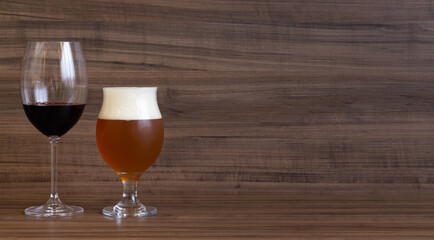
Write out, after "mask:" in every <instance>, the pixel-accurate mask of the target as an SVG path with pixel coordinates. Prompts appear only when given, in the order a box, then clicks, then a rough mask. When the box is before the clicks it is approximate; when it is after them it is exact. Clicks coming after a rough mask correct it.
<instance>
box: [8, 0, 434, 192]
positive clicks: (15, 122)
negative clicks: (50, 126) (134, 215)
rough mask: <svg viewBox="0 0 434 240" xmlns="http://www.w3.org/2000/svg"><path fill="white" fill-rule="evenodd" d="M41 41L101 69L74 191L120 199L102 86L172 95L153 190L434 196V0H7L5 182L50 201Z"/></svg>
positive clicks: (149, 188)
mask: <svg viewBox="0 0 434 240" xmlns="http://www.w3.org/2000/svg"><path fill="white" fill-rule="evenodd" d="M37 40H71V41H80V42H81V43H82V45H83V48H84V53H85V58H86V61H87V69H88V75H89V99H88V106H87V107H86V110H85V113H84V115H83V117H82V119H81V120H80V122H79V123H78V124H77V125H76V126H75V127H74V128H73V129H72V130H71V131H70V132H69V133H68V134H67V135H66V136H65V137H64V138H63V140H62V145H61V148H60V150H59V151H60V153H59V154H60V160H59V161H60V172H59V177H60V192H61V193H62V194H70V193H85V192H86V191H91V193H92V194H97V193H111V192H113V193H115V192H116V193H119V194H120V191H121V188H120V181H119V180H118V177H117V176H116V174H115V173H114V172H113V171H112V170H111V169H110V168H109V167H108V166H107V165H106V164H105V163H104V161H103V160H102V159H101V157H100V155H99V153H98V150H97V147H96V143H95V124H96V119H97V115H98V112H99V109H100V106H101V101H102V92H101V88H102V87H104V86H158V87H159V92H158V98H159V103H160V109H161V111H162V114H163V117H164V122H165V128H166V138H165V143H164V148H163V151H162V153H161V156H160V158H159V160H158V161H157V163H156V164H154V166H153V167H152V168H151V169H149V170H148V171H147V172H146V173H145V174H144V175H143V176H142V178H141V184H140V188H141V189H140V190H141V191H142V194H154V193H241V194H243V193H409V194H411V193H431V194H432V193H434V81H433V80H434V79H433V72H434V71H433V70H434V2H433V1H429V0H427V1H425V0H424V1H422V0H411V1H392V0H383V1H374V0H368V1H364V0H363V1H362V0H350V1H347V0H345V1H344V0H338V1H284V0H269V1H266V0H262V1H261V0H252V1H247V0H238V1H231V0H198V1H192V0H176V1H173V0H143V1H139V0H125V1H112V0H92V1H76V0H71V1H65V0H61V1H59V0H40V1H37V2H36V1H24V0H21V1H0V186H2V187H9V188H10V189H12V190H11V191H13V189H14V188H18V187H21V188H23V187H27V188H28V190H29V191H32V189H33V187H32V186H36V185H37V184H40V183H41V182H46V190H45V191H46V192H41V193H40V194H41V195H42V194H47V193H48V191H49V179H50V173H49V159H48V156H49V145H48V141H47V140H46V139H45V137H43V136H42V134H40V133H39V132H37V130H36V129H34V128H33V126H32V125H31V124H30V123H29V122H28V120H27V119H26V117H25V114H24V112H23V110H22V107H21V102H20V94H19V78H20V64H21V59H22V57H23V54H24V50H25V46H26V42H27V41H37ZM33 191H35V190H33ZM44 196H45V195H44Z"/></svg>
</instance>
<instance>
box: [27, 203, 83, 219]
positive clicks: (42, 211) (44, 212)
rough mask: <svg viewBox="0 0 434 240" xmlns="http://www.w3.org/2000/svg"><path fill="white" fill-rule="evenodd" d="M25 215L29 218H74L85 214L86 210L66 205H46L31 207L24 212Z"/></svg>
mask: <svg viewBox="0 0 434 240" xmlns="http://www.w3.org/2000/svg"><path fill="white" fill-rule="evenodd" d="M24 213H25V214H26V215H28V216H34V217H51V216H59V217H66V216H74V215H81V214H83V213H84V209H83V208H82V207H78V206H68V205H65V204H60V205H59V204H56V205H53V204H44V205H42V206H34V207H29V208H26V210H24Z"/></svg>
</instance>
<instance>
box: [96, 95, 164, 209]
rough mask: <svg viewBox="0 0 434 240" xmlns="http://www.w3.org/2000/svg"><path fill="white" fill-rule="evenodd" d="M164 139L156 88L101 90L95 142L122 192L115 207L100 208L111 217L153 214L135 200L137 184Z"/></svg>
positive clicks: (154, 158)
mask: <svg viewBox="0 0 434 240" xmlns="http://www.w3.org/2000/svg"><path fill="white" fill-rule="evenodd" d="M163 140H164V127H163V119H162V117H161V113H160V110H159V108H158V103H157V88H156V87H142V88H133V87H113V88H103V103H102V107H101V111H100V113H99V116H98V121H97V125H96V142H97V145H98V150H99V152H100V154H101V156H102V158H103V159H104V161H105V162H106V163H107V164H108V165H109V166H110V167H111V168H112V169H113V170H115V171H116V172H117V174H118V175H119V176H120V178H121V180H122V182H123V185H124V192H123V197H122V200H121V201H120V202H119V203H118V204H116V205H115V206H110V207H106V208H104V209H103V214H104V215H106V216H111V217H129V216H133V217H142V216H151V215H155V214H157V209H156V208H154V207H150V206H144V205H143V204H142V203H141V202H140V201H139V200H138V199H137V182H138V181H139V178H140V176H141V175H142V173H143V172H144V171H145V170H146V169H147V168H149V167H150V166H151V165H152V164H153V163H154V162H155V161H156V160H157V158H158V155H159V154H160V151H161V148H162V146H163Z"/></svg>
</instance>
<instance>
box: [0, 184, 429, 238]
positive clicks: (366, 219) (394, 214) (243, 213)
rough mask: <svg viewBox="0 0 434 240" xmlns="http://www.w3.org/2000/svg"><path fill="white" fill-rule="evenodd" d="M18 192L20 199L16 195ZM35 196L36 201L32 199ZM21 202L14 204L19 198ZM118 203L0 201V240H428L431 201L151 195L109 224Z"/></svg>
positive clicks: (104, 198)
mask: <svg viewBox="0 0 434 240" xmlns="http://www.w3.org/2000/svg"><path fill="white" fill-rule="evenodd" d="M17 192H19V191H17ZM35 195H38V197H36V196H35ZM17 196H19V197H17ZM118 198H119V196H118V195H112V194H110V195H100V196H91V195H90V194H89V195H65V196H64V198H63V200H64V202H67V203H69V204H80V205H81V206H82V207H84V208H85V214H84V215H82V216H76V217H66V218H34V217H28V216H25V215H24V214H23V210H24V208H25V207H27V206H30V205H32V204H37V203H43V202H44V201H45V198H42V195H40V194H33V196H32V195H26V194H25V193H22V194H20V195H17V194H15V195H14V194H9V195H2V196H1V199H0V206H1V209H0V239H8V238H11V239H28V238H32V239H47V238H62V239H74V238H80V239H107V238H121V239H122V238H123V237H126V236H128V237H129V239H135V238H136V239H432V238H433V237H434V201H433V200H434V196H432V195H405V196H404V195H345V194H341V195H179V194H178V195H150V196H142V198H141V199H142V201H143V202H145V203H148V204H150V205H153V206H156V207H158V209H159V213H158V215H157V216H154V217H148V218H129V219H113V218H108V217H104V216H103V215H102V214H101V208H102V207H104V206H107V205H109V204H111V203H114V202H115V201H116V200H118Z"/></svg>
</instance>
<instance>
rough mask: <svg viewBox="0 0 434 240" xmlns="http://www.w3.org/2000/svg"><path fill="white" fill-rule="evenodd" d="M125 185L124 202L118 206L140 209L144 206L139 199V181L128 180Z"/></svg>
mask: <svg viewBox="0 0 434 240" xmlns="http://www.w3.org/2000/svg"><path fill="white" fill-rule="evenodd" d="M122 183H123V185H124V193H123V194H122V200H121V201H120V202H119V204H118V206H119V207H121V208H138V207H142V206H143V204H142V203H141V202H140V201H139V199H138V198H137V181H134V180H126V181H123V182H122Z"/></svg>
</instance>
